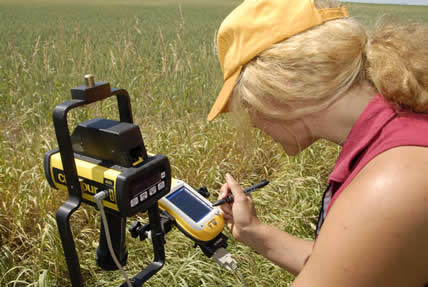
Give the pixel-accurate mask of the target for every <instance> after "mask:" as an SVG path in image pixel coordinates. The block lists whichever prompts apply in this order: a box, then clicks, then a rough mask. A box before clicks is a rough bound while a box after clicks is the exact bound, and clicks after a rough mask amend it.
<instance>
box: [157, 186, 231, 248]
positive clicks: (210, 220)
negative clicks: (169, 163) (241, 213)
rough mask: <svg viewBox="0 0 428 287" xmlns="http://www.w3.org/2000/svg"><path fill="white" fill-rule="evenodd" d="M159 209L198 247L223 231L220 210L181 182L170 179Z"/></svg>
mask: <svg viewBox="0 0 428 287" xmlns="http://www.w3.org/2000/svg"><path fill="white" fill-rule="evenodd" d="M159 207H160V208H161V209H163V210H165V211H166V212H168V213H169V214H170V215H171V216H172V217H174V219H175V221H176V225H177V227H178V228H179V229H180V231H182V232H183V233H184V234H185V235H186V236H188V237H190V238H191V239H192V240H194V241H195V242H196V243H198V244H200V245H204V243H208V242H210V241H211V240H213V239H214V238H215V237H216V236H217V235H218V234H219V233H221V232H222V231H223V228H224V219H223V215H222V214H221V212H220V210H219V209H218V208H216V207H213V206H212V203H211V202H210V201H208V200H207V199H206V198H205V197H203V196H202V195H201V194H199V193H198V192H197V191H196V190H195V189H193V188H192V187H191V186H189V185H188V184H187V183H185V182H184V181H182V180H178V179H172V182H171V191H170V192H169V193H168V194H167V195H165V196H164V197H162V198H161V199H160V200H159Z"/></svg>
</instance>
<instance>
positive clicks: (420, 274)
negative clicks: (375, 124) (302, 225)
mask: <svg viewBox="0 0 428 287" xmlns="http://www.w3.org/2000/svg"><path fill="white" fill-rule="evenodd" d="M427 258H428V148H426V147H416V146H400V147H396V148H393V149H390V150H387V151H385V152H383V153H381V154H379V155H378V156H376V157H375V158H373V159H372V160H371V161H370V162H369V163H368V164H367V165H366V166H365V167H364V168H363V169H362V170H361V172H359V173H358V175H357V176H356V177H355V179H354V180H353V181H352V183H351V184H350V185H349V186H347V188H346V190H344V192H343V193H342V195H341V196H340V197H339V198H338V199H337V201H336V203H335V204H334V205H333V207H332V208H331V210H330V212H329V215H328V216H327V218H326V220H325V222H324V225H323V228H322V229H321V233H320V234H319V237H318V239H317V242H316V245H315V247H314V251H313V254H312V256H311V258H310V259H309V261H308V263H307V266H306V267H307V268H308V270H307V271H304V272H302V274H301V276H302V278H305V277H306V279H301V280H297V282H299V281H300V282H306V283H308V282H310V280H312V279H311V278H312V276H317V277H318V278H325V279H323V280H326V281H325V284H324V283H323V284H317V286H339V285H340V286H422V285H423V284H424V283H426V282H428V274H427V273H426V263H427ZM306 267H305V269H306ZM306 274H307V275H306ZM309 274H312V275H309ZM315 274H316V275H315ZM306 280H308V281H306ZM323 280H322V281H323ZM332 282H335V283H337V284H332ZM380 282H381V284H379V283H380ZM314 283H315V282H314ZM329 284H330V285H329ZM296 286H299V284H296ZM302 286H304V284H302ZM308 286H309V285H308Z"/></svg>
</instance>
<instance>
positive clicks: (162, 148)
mask: <svg viewBox="0 0 428 287" xmlns="http://www.w3.org/2000/svg"><path fill="white" fill-rule="evenodd" d="M87 2H90V3H87ZM238 3H240V1H238V0H236V1H229V0H217V1H213V0H182V1H178V0H124V1H120V0H95V1H83V0H78V1H72V0H57V1H54V0H35V1H30V0H18V1H12V0H0V286H10V287H11V286H16V287H19V286H70V281H69V279H68V272H67V268H66V264H65V259H64V255H63V251H62V247H61V242H60V239H59V234H58V230H57V227H56V222H55V213H56V210H57V209H58V207H59V206H60V205H61V204H62V203H63V202H64V201H65V200H66V198H67V195H66V193H65V192H60V191H57V190H54V189H52V188H50V187H49V185H48V183H47V181H46V179H45V177H44V172H43V167H42V161H43V155H44V153H45V152H46V151H49V150H51V149H53V148H55V147H56V146H57V144H56V138H55V133H54V129H53V124H52V111H53V109H54V107H55V106H56V105H58V104H60V103H62V102H64V101H67V100H69V99H70V98H71V95H70V89H71V88H72V87H75V86H79V85H81V84H82V83H83V76H84V75H85V74H87V73H92V74H94V75H95V77H96V80H98V81H106V82H109V83H110V84H111V86H112V87H116V88H123V89H126V90H128V92H129V94H130V96H131V101H132V108H133V114H134V120H135V122H136V124H138V125H139V126H140V129H141V131H142V134H143V137H144V141H145V143H146V146H147V148H148V150H149V151H150V152H152V153H162V154H165V155H167V156H168V157H169V159H170V162H171V165H172V172H173V176H174V177H176V178H179V179H183V180H184V181H186V182H188V183H189V184H190V185H192V186H193V187H195V188H198V187H200V186H202V185H205V186H207V187H208V189H209V190H210V191H211V196H210V200H212V201H214V200H215V199H216V198H217V195H218V190H219V188H220V186H221V184H222V183H223V182H224V174H225V173H226V172H230V173H232V174H233V175H234V176H235V177H236V178H237V179H238V180H239V181H240V182H241V183H242V185H243V186H248V185H249V184H252V183H254V182H256V181H259V180H260V179H262V178H267V179H269V180H270V181H271V184H270V185H268V186H267V187H265V188H264V189H263V191H260V192H256V193H254V196H253V197H254V200H255V202H256V204H257V212H258V215H259V217H260V218H261V219H262V220H263V221H264V222H268V223H271V224H273V225H275V226H277V227H278V228H280V229H282V230H286V231H288V232H290V233H292V234H294V235H298V236H301V237H302V238H308V239H309V238H312V237H313V233H314V229H315V223H316V219H317V213H318V206H319V203H320V198H321V194H322V191H323V189H324V188H325V185H326V181H327V177H328V174H329V172H330V171H331V169H332V167H333V165H334V161H335V159H336V157H337V155H338V153H339V151H340V148H339V147H338V146H336V145H333V144H330V143H327V142H324V141H320V142H317V143H316V144H314V145H313V146H312V147H311V148H310V149H308V150H306V151H305V152H303V153H302V154H301V155H299V156H297V157H288V156H286V155H285V154H284V153H282V152H281V148H280V147H279V146H278V145H277V144H275V143H273V142H272V140H271V139H270V138H268V137H266V136H265V135H263V134H262V133H260V132H258V131H255V130H248V129H244V130H242V129H238V128H237V127H238V125H236V124H234V120H233V118H232V117H230V116H229V115H225V116H221V117H220V118H219V119H218V120H216V121H214V122H212V123H208V122H207V121H206V116H207V114H208V111H209V109H210V106H211V104H212V103H213V101H214V99H215V97H216V94H217V92H218V91H219V89H220V87H221V84H222V73H221V71H220V67H219V64H218V61H217V56H216V51H215V33H216V30H217V28H218V26H219V25H220V23H221V21H222V19H223V18H224V17H225V16H226V15H227V14H228V12H229V11H231V9H232V8H233V7H234V6H236V5H237V4H238ZM350 11H351V14H353V15H354V16H355V17H357V18H358V19H360V20H361V21H362V22H364V23H365V24H367V25H368V26H372V25H373V24H374V22H375V19H376V18H377V17H380V16H382V15H384V14H391V15H393V17H401V18H402V19H404V20H405V21H415V20H416V21H428V7H426V8H424V7H412V6H408V7H404V6H403V7H399V6H380V5H357V4H352V5H351V6H350ZM93 117H106V118H111V119H117V118H118V115H117V111H116V104H115V102H113V101H110V100H107V101H105V102H102V103H97V104H95V105H93V106H90V107H87V108H84V109H81V110H78V111H75V112H72V114H71V116H70V126H71V128H72V127H73V126H75V125H76V123H79V122H81V121H84V120H87V119H90V118H93ZM137 218H138V219H140V220H142V221H145V222H146V221H147V217H146V215H145V214H141V215H139V216H138V217H137ZM134 219H135V218H130V219H128V224H130V223H131V222H132V221H133V220H134ZM71 225H72V229H73V233H74V238H75V243H76V248H77V251H78V254H79V259H80V265H81V270H82V273H83V276H84V279H85V282H86V285H87V286H118V285H120V284H121V283H122V282H123V278H122V277H121V275H120V273H119V272H117V271H114V272H107V271H103V270H101V269H100V268H99V267H97V266H96V263H95V250H96V248H97V246H98V236H99V225H100V220H99V214H98V213H97V212H96V210H95V209H94V208H92V207H88V206H86V205H84V206H82V207H81V208H80V209H79V210H78V211H77V212H76V213H75V214H73V216H72V218H71ZM225 233H226V235H228V236H229V237H230V234H229V233H228V232H227V231H225ZM127 248H128V252H129V258H128V264H127V265H126V268H125V270H126V272H127V273H128V275H129V276H133V275H135V274H136V273H138V272H139V271H140V270H141V269H142V268H144V267H145V266H147V265H148V264H149V263H150V262H151V261H152V258H153V254H152V247H151V243H150V242H148V241H144V242H140V241H138V240H136V239H133V238H132V237H131V236H130V235H129V234H127ZM165 249H166V264H165V266H164V267H163V269H162V270H161V271H160V272H159V273H157V274H156V275H155V276H154V277H152V278H151V279H150V280H149V281H148V282H147V284H146V285H147V286H240V285H241V284H242V283H241V281H240V279H239V277H238V276H236V274H234V273H231V272H228V271H227V270H225V269H222V268H220V267H219V266H218V265H216V263H214V262H213V261H212V260H211V259H209V258H207V257H205V256H204V255H203V253H202V252H201V250H200V249H199V248H194V247H193V243H192V241H191V240H189V239H188V238H186V237H185V236H184V235H183V234H182V233H180V232H179V231H177V230H176V229H174V230H173V231H172V232H170V233H168V234H167V235H166V245H165ZM228 250H229V251H230V252H231V253H232V254H233V256H234V258H235V259H236V260H237V261H238V264H239V268H240V271H241V273H242V274H243V277H244V278H245V280H246V282H247V285H248V286H287V285H289V284H290V283H291V282H292V280H293V276H292V275H290V274H289V273H287V272H286V271H283V270H282V269H281V268H279V267H277V266H275V265H273V264H272V263H270V262H269V261H267V260H265V259H264V258H263V257H261V256H260V255H258V254H256V253H255V252H253V251H252V250H250V249H249V248H247V247H245V246H243V245H241V244H239V243H237V242H235V241H234V240H233V239H232V238H230V239H229V247H228Z"/></svg>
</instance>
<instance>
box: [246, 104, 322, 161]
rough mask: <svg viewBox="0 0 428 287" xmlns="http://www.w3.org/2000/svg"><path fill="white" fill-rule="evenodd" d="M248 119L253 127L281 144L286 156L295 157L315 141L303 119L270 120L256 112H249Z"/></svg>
mask: <svg viewBox="0 0 428 287" xmlns="http://www.w3.org/2000/svg"><path fill="white" fill-rule="evenodd" d="M250 118H251V121H252V123H253V126H254V127H256V128H258V129H261V130H262V131H264V132H265V133H267V134H268V135H270V136H271V137H272V138H273V139H274V140H275V141H276V142H277V143H279V144H281V146H282V148H283V149H284V151H285V153H287V154H288V155H292V156H294V155H297V154H298V153H299V152H301V151H303V150H304V149H306V148H307V147H308V146H310V145H311V144H312V143H313V142H314V141H315V138H314V137H313V135H312V133H311V130H310V128H309V126H308V125H307V124H306V123H305V121H304V119H297V120H287V121H286V120H279V119H271V118H268V117H266V116H264V115H262V114H260V113H258V112H256V111H254V112H251V114H250Z"/></svg>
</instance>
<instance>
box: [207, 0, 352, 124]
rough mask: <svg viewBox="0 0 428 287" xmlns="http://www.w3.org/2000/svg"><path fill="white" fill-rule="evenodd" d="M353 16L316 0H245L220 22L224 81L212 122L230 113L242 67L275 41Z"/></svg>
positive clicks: (213, 111) (219, 49) (342, 9)
mask: <svg viewBox="0 0 428 287" xmlns="http://www.w3.org/2000/svg"><path fill="white" fill-rule="evenodd" d="M348 16H349V13H348V10H347V9H346V8H345V7H340V8H325V9H318V8H316V7H315V4H314V0H245V1H244V2H243V3H242V4H240V5H239V6H238V7H236V8H235V9H234V10H233V11H232V12H231V13H230V14H229V15H228V16H227V17H226V19H224V21H223V23H222V24H221V25H220V29H219V31H218V35H217V48H218V56H219V60H220V65H221V69H222V71H223V75H224V84H223V88H222V89H221V91H220V93H219V95H218V97H217V99H216V101H215V103H214V105H213V107H212V108H211V111H210V113H209V114H208V121H211V120H213V119H214V118H216V117H217V116H218V115H219V114H221V113H224V112H227V102H228V101H229V98H230V96H231V94H232V89H233V87H234V86H235V83H236V80H237V79H238V77H239V74H240V73H241V69H242V67H243V66H244V65H245V64H247V63H248V62H249V61H250V60H251V59H253V58H254V57H255V56H257V55H258V54H260V53H261V52H263V51H264V50H266V49H267V48H269V47H270V46H272V45H273V44H275V43H278V42H280V41H282V40H284V39H287V38H289V37H291V36H293V35H296V34H298V33H300V32H303V31H305V30H308V29H310V28H312V27H315V26H318V25H320V24H322V23H324V22H326V21H329V20H334V19H340V18H346V17H348Z"/></svg>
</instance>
